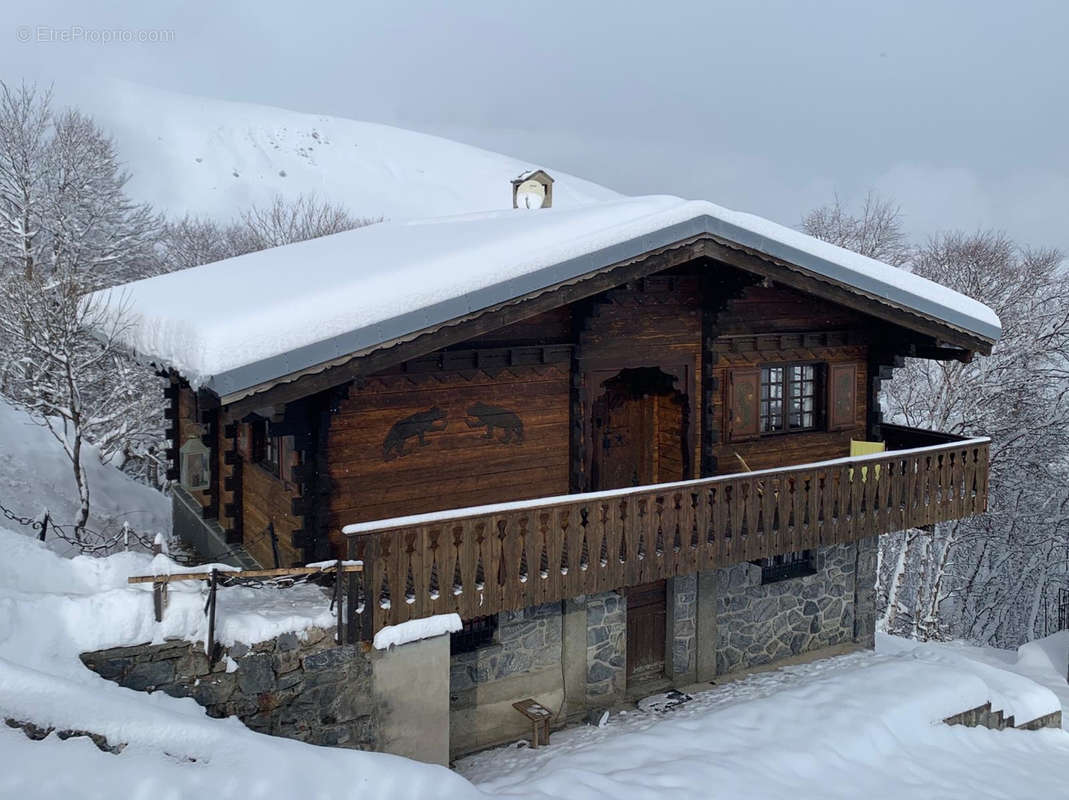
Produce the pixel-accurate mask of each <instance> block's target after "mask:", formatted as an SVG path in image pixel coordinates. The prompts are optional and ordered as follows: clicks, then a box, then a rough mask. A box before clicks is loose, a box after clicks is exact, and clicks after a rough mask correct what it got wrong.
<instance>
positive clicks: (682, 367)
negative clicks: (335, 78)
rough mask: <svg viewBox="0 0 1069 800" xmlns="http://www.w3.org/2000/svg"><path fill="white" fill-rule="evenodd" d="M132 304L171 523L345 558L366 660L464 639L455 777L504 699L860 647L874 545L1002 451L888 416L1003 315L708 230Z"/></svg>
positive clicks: (507, 717) (585, 699)
mask: <svg viewBox="0 0 1069 800" xmlns="http://www.w3.org/2000/svg"><path fill="white" fill-rule="evenodd" d="M391 276H393V277H392V278H391ZM249 287H253V288H251V289H250V288H249ZM127 288H128V289H129V292H128V293H127V295H126V296H127V297H129V298H130V301H131V307H132V308H133V309H134V311H135V312H136V313H137V314H138V315H139V316H138V317H137V324H136V325H135V326H133V328H132V333H131V340H130V344H131V346H132V347H134V348H136V349H138V350H140V351H141V352H142V353H143V354H144V355H146V356H148V357H151V358H153V359H154V360H155V361H156V363H157V364H158V365H159V366H160V367H161V368H163V369H165V370H167V372H168V374H169V375H170V377H171V383H170V387H169V389H168V390H167V398H168V401H169V407H168V408H167V412H166V416H167V418H168V419H169V420H170V429H169V431H168V436H169V438H170V440H171V442H172V448H171V450H170V451H169V456H170V459H171V460H172V463H173V469H172V471H171V476H172V477H173V478H174V479H175V480H176V481H177V484H176V488H175V498H174V504H175V527H176V530H177V531H178V532H179V533H180V534H182V535H183V536H184V537H185V538H187V539H188V540H189V541H191V542H193V543H194V544H195V545H196V546H197V547H198V548H199V549H201V550H202V551H203V553H204V555H205V556H206V557H220V556H222V557H225V558H228V559H231V560H234V561H235V563H243V564H246V565H249V566H252V565H253V564H255V565H259V566H264V567H273V566H279V565H282V566H285V565H291V564H300V563H305V562H309V561H318V560H322V559H327V558H336V557H342V556H347V557H352V558H359V559H361V560H363V562H364V573H363V578H362V584H361V586H360V598H361V599H360V602H359V603H356V602H353V603H350V608H349V611H348V620H349V631H350V636H351V637H352V639H354V640H368V639H370V637H372V636H373V635H374V633H375V632H376V631H378V630H379V629H381V628H382V627H383V626H386V625H394V624H398V623H401V622H404V621H406V620H410V619H416V618H420V617H426V616H430V615H435V614H442V613H448V612H457V613H459V614H460V616H461V617H462V619H463V620H464V621H465V623H466V624H465V629H464V630H463V631H461V632H459V633H457V634H453V636H452V655H451V656H450V659H449V678H448V681H449V691H450V697H451V701H452V718H451V723H450V724H451V728H452V731H451V738H452V745H451V751H452V752H453V753H457V752H463V751H465V750H470V749H473V748H475V747H479V746H483V745H486V744H488V743H491V742H494V741H499V740H502V739H504V738H506V737H510V736H515V735H517V733H522V731H523V730H525V726H527V725H528V724H529V723H528V722H526V721H525V720H523V719H522V718H521V717H520V715H519V714H517V713H516V712H515V711H514V710H512V709H511V705H512V703H514V702H515V701H519V700H522V699H523V698H527V697H534V698H537V699H538V700H539V701H540V702H541V703H542V704H543V705H544V706H546V707H549V708H552V709H557V708H558V707H560V708H561V709H563V712H562V713H564V714H569V715H572V716H575V715H576V714H580V713H582V712H584V711H585V710H586V709H588V708H589V707H591V706H603V705H608V704H610V703H612V702H617V701H619V700H620V699H621V698H622V697H625V696H626V695H627V694H628V692H629V691H632V690H634V689H635V687H636V686H642V687H649V686H656V685H668V684H669V683H672V684H676V685H683V684H686V683H688V682H690V683H693V682H694V681H696V680H710V679H712V677H714V676H715V675H717V674H720V673H724V672H731V671H734V670H736V669H740V668H744V667H749V666H753V665H754V664H758V663H762V662H767V661H773V660H775V659H777V658H780V657H784V656H788V655H795V654H798V653H799V652H803V651H806V650H819V649H821V648H827V647H832V646H840V645H848V644H862V645H866V644H867V645H869V646H871V642H872V636H873V631H874V622H875V607H874V604H875V600H874V584H875V543H876V537H878V536H879V535H880V534H883V533H888V532H892V531H899V530H903V529H907V528H912V527H923V526H930V525H932V524H934V523H936V522H940V521H943V520H951V519H958V518H961V517H965V516H969V515H972V514H978V513H981V512H983V511H984V510H985V508H986V502H987V476H988V443H987V441H986V440H985V439H968V440H965V439H961V438H960V437H957V436H952V435H949V434H946V433H942V432H939V431H923V430H915V429H911V428H905V427H901V426H898V425H890V424H887V423H885V422H884V421H883V419H882V417H881V414H880V401H879V397H880V386H881V383H882V382H883V381H885V380H887V379H888V378H890V377H891V375H892V372H893V370H894V369H895V367H897V366H901V365H902V364H903V359H905V358H907V357H914V358H926V359H936V360H955V359H956V360H962V361H966V360H969V359H971V358H973V357H974V355H976V354H986V353H988V352H989V351H990V348H991V346H992V344H993V343H994V342H995V341H996V340H997V338H998V335H999V327H998V320H997V318H995V317H994V315H993V314H992V313H991V312H990V311H989V310H987V309H986V308H984V307H983V306H980V305H979V304H977V303H975V302H973V301H971V300H968V299H967V298H964V297H961V296H960V295H957V294H955V293H953V292H951V291H949V290H947V289H945V288H943V287H939V286H936V285H935V284H931V283H928V282H927V281H923V280H922V279H920V278H916V277H914V276H912V275H909V274H908V273H905V272H901V271H898V270H895V269H893V268H892V267H889V266H887V265H883V264H879V263H878V262H874V261H871V260H870V259H865V258H862V257H860V256H857V255H855V254H851V253H847V252H846V251H842V250H839V249H838V248H834V247H831V246H829V245H826V244H824V243H821V242H817V241H815V240H812V239H810V238H809V237H805V236H803V235H801V234H799V233H797V232H794V231H790V230H788V229H785V228H781V227H780V226H776V225H773V224H772V223H769V222H767V221H765V220H760V219H758V218H755V217H751V216H748V215H742V214H736V213H734V212H730V211H727V210H725V209H722V208H719V207H717V206H713V205H711V204H707V203H687V202H684V201H680V200H676V199H675V198H638V199H633V200H626V201H621V202H620V203H615V204H613V203H610V204H605V205H604V206H597V207H589V208H580V209H562V208H553V209H548V210H546V209H543V210H537V211H527V210H516V211H508V212H495V213H491V214H487V215H483V216H478V217H459V218H456V219H447V220H440V221H434V223H431V222H428V223H426V224H423V223H420V224H411V223H409V224H406V223H383V224H380V225H376V226H371V227H369V228H365V229H360V230H356V231H352V232H348V233H343V234H339V235H336V236H332V237H327V238H326V239H322V240H316V241H315V242H307V243H302V244H300V245H292V246H289V247H284V248H279V249H277V250H274V251H268V252H265V253H257V254H252V255H249V256H243V257H241V258H239V259H233V260H231V261H230V262H223V263H221V264H214V265H208V266H206V267H200V268H197V269H194V270H185V271H183V272H181V273H175V274H172V275H166V276H161V277H160V278H154V279H151V280H150V281H143V282H141V283H139V284H132V285H131V286H130V287H127ZM250 291H251V294H250ZM421 292H422V293H423V294H421ZM191 294H192V296H193V297H195V298H196V301H195V303H191V301H190V299H189V298H190V296H191ZM424 294H425V295H426V297H425V296H424ZM413 295H417V296H416V297H415V298H414V299H413V297H412V296H413ZM346 303H349V304H350V305H351V312H352V318H351V319H349V318H346V317H345V314H346V313H349V310H350V309H349V306H347V305H346ZM194 306H195V308H194ZM320 309H321V316H320V311H319V310H320ZM338 309H340V311H339V310H338ZM254 312H255V313H254ZM339 315H340V317H339ZM294 317H295V318H296V319H292V318H294ZM223 318H225V319H227V320H228V323H227V325H226V326H222V327H221V328H219V329H216V327H213V326H214V323H215V321H217V320H219V319H223ZM282 320H289V322H283V321H282ZM320 321H322V327H320ZM287 325H289V326H290V327H289V328H286V326H287ZM182 326H187V327H191V328H193V329H195V330H194V333H196V334H198V335H202V336H201V338H200V339H197V337H196V336H194V335H193V334H192V333H191V334H189V335H188V336H184V337H183V336H177V335H176V336H175V337H174V338H175V339H176V340H178V341H179V344H178V345H175V344H173V343H170V342H168V337H167V335H165V334H166V332H168V331H172V332H173V331H174V330H177V329H181V328H182ZM280 327H281V328H284V329H285V330H282V331H281V332H280V331H279V328H280ZM290 328H292V329H293V330H296V331H298V333H300V335H294V336H292V337H291V335H290V334H289V333H288V332H287V331H288V330H289V329H290ZM183 330H184V329H183ZM161 332H162V333H161ZM213 337H214V338H213ZM276 339H277V341H275V340H276ZM184 341H194V342H195V343H196V347H190V348H188V350H183V349H182V347H181V346H180V345H181V343H182V342H184ZM229 345H232V346H233V350H234V351H235V352H237V356H235V359H236V360H235V361H234V363H233V364H230V365H224V366H223V367H221V368H219V369H215V367H214V366H213V365H212V364H211V363H209V362H210V360H211V359H210V358H208V357H202V356H203V353H205V352H207V353H212V352H220V353H224V354H225V353H227V352H228V351H227V347H228V346H229ZM213 347H215V348H216V349H215V350H213V349H212V348H213ZM198 348H199V349H198ZM257 348H259V349H257ZM198 358H199V359H200V360H199V361H198ZM194 387H196V388H194ZM814 587H815V588H814ZM770 598H771V600H770ZM577 614H580V615H581V618H577V617H576V615H577ZM577 619H578V621H577ZM773 620H774V621H773ZM766 623H767V624H766ZM506 662H508V664H506Z"/></svg>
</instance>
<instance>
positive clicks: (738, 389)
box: [727, 368, 761, 442]
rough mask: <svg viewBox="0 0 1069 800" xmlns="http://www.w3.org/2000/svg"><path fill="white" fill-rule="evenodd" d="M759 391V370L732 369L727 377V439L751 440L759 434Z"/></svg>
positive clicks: (736, 440)
mask: <svg viewBox="0 0 1069 800" xmlns="http://www.w3.org/2000/svg"><path fill="white" fill-rule="evenodd" d="M760 390H761V370H760V369H757V368H747V369H733V370H731V372H730V374H729V377H728V403H727V405H728V407H727V412H728V439H730V440H731V441H733V442H738V441H742V440H744V439H753V438H754V437H756V436H758V435H759V434H760V433H761V417H760V415H759V414H758V408H757V396H758V394H759V393H760Z"/></svg>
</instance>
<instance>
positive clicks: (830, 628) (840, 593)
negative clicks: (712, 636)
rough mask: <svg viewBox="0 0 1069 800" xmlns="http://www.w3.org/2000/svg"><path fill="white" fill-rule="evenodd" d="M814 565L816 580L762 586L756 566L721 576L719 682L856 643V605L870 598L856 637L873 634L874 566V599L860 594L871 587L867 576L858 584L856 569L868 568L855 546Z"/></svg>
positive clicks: (820, 555) (831, 551) (821, 552)
mask: <svg viewBox="0 0 1069 800" xmlns="http://www.w3.org/2000/svg"><path fill="white" fill-rule="evenodd" d="M872 558H873V559H874V558H875V555H874V554H873V556H872ZM814 561H815V566H816V568H817V573H816V574H815V575H809V576H805V577H800V578H792V579H790V580H785V581H778V582H776V583H769V584H765V585H762V583H761V568H760V567H759V566H756V565H754V564H750V563H744V564H736V565H734V566H731V567H726V568H724V569H721V570H717V573H716V587H717V600H716V614H717V620H716V628H717V647H716V671H717V673H718V674H724V673H728V672H734V671H736V670H740V669H746V668H748V667H754V666H759V665H761V664H768V663H771V662H773V661H777V660H779V659H781V658H786V657H788V656H793V655H798V654H800V653H805V652H808V651H810V650H817V649H819V648H822V647H830V646H832V645H836V644H842V643H844V642H851V641H854V640H855V636H856V635H857V630H856V629H855V603H856V602H857V599H858V598H859V597H860V598H862V599H863V600H864V602H866V603H867V602H868V596H869V594H870V593H871V595H872V608H871V610H869V609H868V606H865V607H864V608H862V609H861V611H862V614H863V616H864V617H865V620H864V622H863V624H862V625H860V626H858V629H859V630H862V631H868V630H869V628H870V627H872V628H874V626H875V588H874V587H875V563H874V561H873V565H872V570H871V583H872V586H873V589H872V590H871V592H868V591H867V590H866V589H864V588H862V591H861V592H860V593H857V591H856V590H857V586H858V585H860V586H862V587H864V586H865V585H867V582H868V581H869V577H868V570H867V569H866V575H865V576H864V577H863V579H862V581H860V582H857V585H856V583H855V576H856V575H857V574H858V573H857V568H858V564H859V563H861V564H862V566H863V567H866V568H867V565H868V555H867V551H866V553H865V554H864V555H863V556H862V557H861V558H860V560H859V548H858V546H857V545H855V544H846V545H833V546H831V547H826V548H821V549H818V550H816V551H815V553H814ZM866 635H869V634H866Z"/></svg>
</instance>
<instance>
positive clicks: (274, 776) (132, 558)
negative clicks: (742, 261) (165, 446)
mask: <svg viewBox="0 0 1069 800" xmlns="http://www.w3.org/2000/svg"><path fill="white" fill-rule="evenodd" d="M0 552H3V553H4V556H5V557H4V558H3V559H0V719H11V720H16V721H19V722H33V723H34V724H36V725H39V726H41V727H43V728H50V727H55V728H57V729H59V730H63V729H74V730H81V731H89V732H92V733H96V734H99V735H101V736H104V737H105V738H106V739H107V740H108V742H109V744H110V745H112V746H116V745H120V744H124V745H126V746H125V748H124V749H123V751H122V753H120V754H118V755H113V754H111V753H104V752H101V751H100V750H98V749H97V748H96V746H94V745H93V744H92V743H91V742H90V741H89V740H88V739H86V738H84V737H76V738H72V739H67V740H66V741H63V740H61V739H59V737H58V736H57V735H56V734H54V733H53V734H51V735H50V736H48V737H47V738H46V739H44V740H43V741H39V742H38V741H31V740H30V739H28V738H27V737H26V736H25V735H24V734H23V733H22V731H20V730H17V729H14V728H10V727H7V726H5V725H0V765H3V769H0V797H19V798H24V799H25V800H37V799H38V798H40V800H44V798H58V797H79V798H115V797H131V798H164V797H166V798H175V800H184V799H185V798H195V797H205V796H211V797H213V798H238V797H240V798H269V797H271V798H276V797H277V798H297V797H309V798H319V797H324V798H326V797H329V798H337V799H338V800H341V799H342V798H379V797H382V798H386V797H389V798H398V800H400V798H427V797H437V798H443V800H444V799H446V798H468V797H475V796H477V795H478V793H477V792H476V791H475V790H474V789H473V788H472V787H471V786H470V784H468V783H466V782H465V781H464V780H463V779H462V778H460V777H458V776H456V775H453V774H451V773H450V772H449V771H448V770H446V769H444V768H442V767H432V766H427V765H425V764H416V763H415V762H412V761H406V760H404V759H401V758H398V757H395V756H389V755H383V754H378V753H358V752H354V751H352V750H340V749H330V748H324V747H314V746H312V745H307V744H303V743H301V742H296V741H292V740H289V739H281V738H277V737H272V736H266V735H263V734H259V733H254V732H252V731H251V730H249V729H248V728H246V727H245V726H243V725H242V724H241V723H240V722H239V721H238V720H237V719H234V718H230V719H222V720H221V719H212V718H210V717H208V716H207V715H206V714H205V713H204V709H203V708H201V707H200V706H198V705H197V704H196V702H194V701H193V700H192V699H191V698H182V699H178V698H173V697H168V696H167V695H165V694H163V693H162V692H160V693H156V694H151V695H150V694H144V693H141V692H135V691H132V690H130V689H124V688H122V687H120V686H118V685H117V684H114V683H110V682H109V681H106V680H104V679H103V678H101V677H100V676H99V675H97V674H96V673H94V672H90V671H89V670H88V669H86V668H85V667H84V666H83V665H82V663H81V661H80V660H79V658H78V654H79V652H80V651H84V650H87V649H96V648H99V647H107V646H110V645H114V644H122V643H132V642H139V641H147V640H150V639H162V637H163V636H164V635H166V634H167V633H171V634H175V633H179V632H184V633H185V634H187V635H188V634H191V633H192V634H193V635H194V636H196V635H197V634H196V633H195V632H196V629H197V628H198V627H202V625H203V623H202V620H203V613H202V609H203V597H202V596H201V587H199V586H195V585H193V586H191V585H187V584H176V585H175V586H174V587H173V588H175V589H178V588H179V587H182V588H181V589H180V593H179V594H177V595H175V594H173V593H172V595H171V603H170V604H169V605H168V610H167V615H166V617H165V622H164V623H163V625H165V626H166V628H164V627H161V624H157V623H155V622H154V620H153V615H152V610H151V608H152V606H151V591H149V590H147V589H146V590H143V589H141V587H134V586H129V585H127V583H126V578H127V576H128V575H130V574H145V573H146V572H149V571H152V572H154V571H156V570H159V569H160V568H161V567H166V566H169V567H170V568H174V567H175V566H176V565H173V564H170V565H164V564H161V561H163V560H164V559H163V557H162V556H158V557H157V559H156V561H155V562H152V561H150V557H149V556H147V555H144V554H137V553H119V554H118V555H114V556H111V557H109V558H106V559H98V558H86V557H78V558H74V559H66V558H61V557H58V556H57V555H55V554H54V553H51V552H49V551H48V550H47V549H46V548H44V547H42V546H41V545H40V543H39V542H36V541H34V540H32V539H27V538H25V537H23V536H20V535H18V534H15V533H11V532H9V531H5V530H4V529H3V528H2V527H0ZM304 590H305V591H304V594H305V595H308V594H309V593H312V592H316V591H318V590H316V589H315V588H314V587H304ZM272 591H275V592H278V591H279V590H270V589H252V588H245V589H241V590H239V591H238V593H237V594H236V595H234V592H235V590H234V589H227V590H225V592H224V593H222V594H227V595H234V597H235V599H236V600H237V602H238V604H239V605H243V606H244V607H245V608H246V610H248V609H250V608H256V607H257V606H258V607H259V609H260V610H259V611H258V612H256V611H249V612H248V613H246V614H244V615H242V614H240V613H239V614H238V615H235V614H234V613H233V611H234V610H235V609H232V610H231V612H230V613H223V614H222V615H221V620H228V619H229V620H231V621H232V622H233V624H236V625H237V626H238V627H239V628H241V629H243V630H240V631H238V630H236V629H232V630H231V632H230V635H229V636H228V634H227V630H226V626H227V625H228V624H231V623H228V622H224V624H223V629H222V630H221V638H222V639H223V640H224V641H225V640H227V639H229V638H234V636H240V637H241V638H243V639H245V638H248V636H249V634H250V632H251V633H252V634H253V636H252V639H250V641H252V640H255V639H256V638H261V637H264V636H267V637H270V636H274V635H277V634H278V632H279V631H280V630H299V629H300V628H301V627H302V626H303V625H307V624H316V623H317V622H318V623H319V624H322V623H323V622H326V623H328V624H329V622H330V611H329V600H328V599H327V598H325V597H322V596H320V597H319V603H318V605H316V604H313V603H308V604H307V608H306V609H305V610H306V611H307V612H308V613H306V614H305V615H304V616H303V617H302V616H301V615H300V614H299V613H298V614H297V615H296V616H295V615H294V613H293V612H292V610H291V612H290V613H289V614H286V615H281V616H280V615H274V616H272V615H270V614H265V613H264V612H265V611H270V608H268V606H269V605H270V603H269V602H268V601H265V598H264V594H265V593H270V592H272ZM286 592H287V594H286V597H285V600H286V603H285V605H287V606H291V605H292V601H294V600H295V599H298V600H299V598H295V597H294V595H293V592H294V589H288V590H286ZM257 593H259V596H258V597H257V596H256V595H257ZM222 594H221V597H220V602H222V600H223V597H222ZM243 596H244V597H245V600H244V602H242V597H243ZM257 600H259V603H257V602H256V601H257ZM276 605H279V606H281V605H283V604H282V603H277V602H276ZM316 607H318V608H319V609H320V618H317V617H316V616H315V613H314V608H316ZM297 610H298V611H300V609H297ZM323 615H325V618H324V616H323ZM242 616H244V619H245V621H244V622H242V621H241V618H242ZM169 620H173V621H169ZM183 623H186V625H185V628H186V629H185V631H181V628H182V626H183ZM200 634H201V635H202V634H203V631H200Z"/></svg>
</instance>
